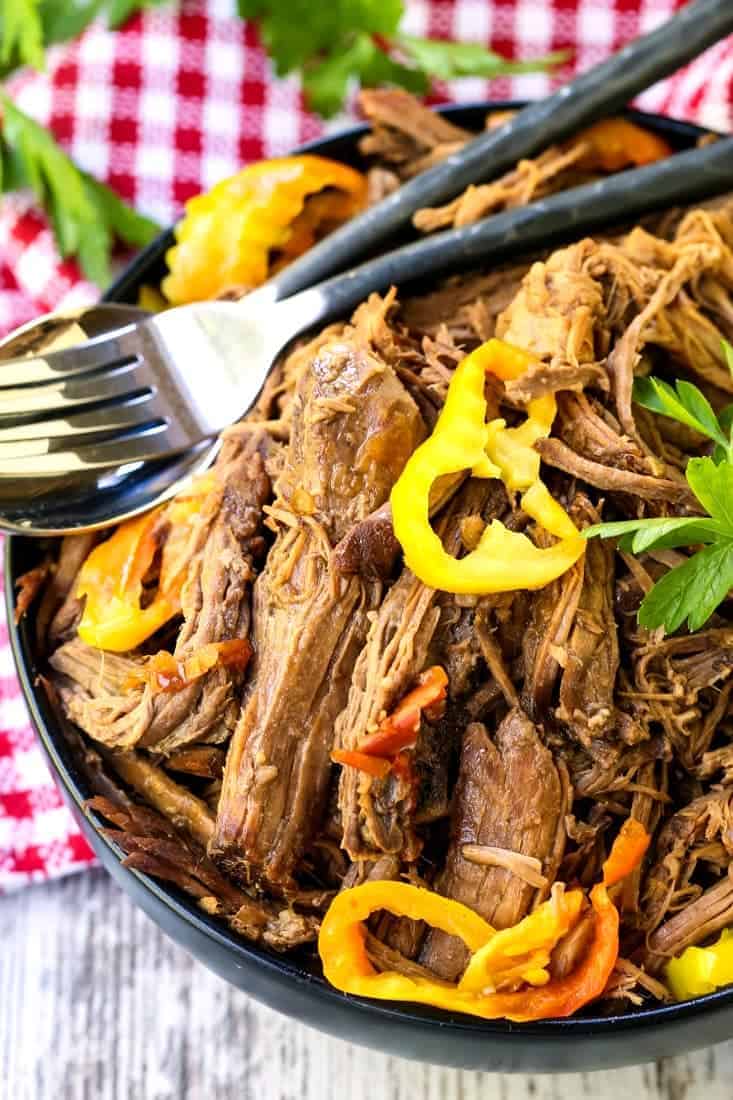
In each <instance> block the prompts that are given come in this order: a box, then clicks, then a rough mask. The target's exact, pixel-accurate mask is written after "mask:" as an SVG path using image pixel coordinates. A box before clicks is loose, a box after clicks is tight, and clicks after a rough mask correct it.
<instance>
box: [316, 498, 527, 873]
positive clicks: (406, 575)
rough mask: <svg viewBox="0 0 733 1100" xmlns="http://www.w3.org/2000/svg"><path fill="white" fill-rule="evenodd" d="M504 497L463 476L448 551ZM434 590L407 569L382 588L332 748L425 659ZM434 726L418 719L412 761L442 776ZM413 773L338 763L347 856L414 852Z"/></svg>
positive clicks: (383, 708)
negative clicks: (378, 773)
mask: <svg viewBox="0 0 733 1100" xmlns="http://www.w3.org/2000/svg"><path fill="white" fill-rule="evenodd" d="M505 505H506V494H505V492H504V489H503V487H502V486H501V483H499V482H488V481H473V480H471V481H469V482H468V483H467V484H466V485H465V486H464V487H463V488H462V489H461V491H460V493H459V494H458V495H457V497H456V498H455V499H454V501H453V502H452V504H451V506H450V508H449V510H448V513H447V515H446V517H445V519H444V521H443V524H442V528H441V533H442V534H443V536H444V538H445V540H446V546H447V547H448V548H449V549H450V551H451V552H453V553H456V552H457V551H458V549H459V547H460V545H461V522H462V520H463V518H464V517H465V516H466V515H472V514H475V513H477V512H478V513H481V512H482V511H484V510H486V509H488V512H489V513H491V514H494V515H495V514H497V512H498V511H503V509H504V507H505ZM437 597H438V593H437V592H436V591H435V589H432V588H427V587H426V586H425V585H424V584H423V583H422V582H421V581H419V580H418V579H417V578H416V577H415V576H414V575H413V574H412V573H411V572H410V571H409V570H408V569H405V570H404V571H403V573H402V574H401V576H400V577H399V579H398V580H397V581H396V583H395V584H394V585H393V586H392V588H391V589H390V591H389V592H388V593H387V595H386V596H385V598H384V600H383V602H382V605H381V607H380V608H379V611H378V613H377V615H376V616H375V617H374V621H373V622H372V624H371V628H370V630H369V635H368V637H367V639H366V645H365V646H364V649H363V650H362V652H361V654H360V655H359V659H358V661H357V662H356V666H355V668H354V676H353V681H352V684H351V689H350V691H349V695H348V701H347V704H346V707H345V708H344V711H343V713H342V714H341V715H340V716H339V719H338V722H337V725H336V744H337V746H338V747H339V748H345V749H354V748H356V747H357V746H358V744H359V742H360V741H361V740H362V739H363V738H364V737H365V736H366V734H367V733H369V732H371V731H372V730H373V729H375V728H376V727H377V725H378V724H379V722H380V721H381V719H382V718H383V717H384V716H385V715H386V714H388V713H389V711H390V710H392V708H393V707H394V705H395V704H396V703H397V702H398V701H399V699H400V698H401V696H403V695H404V694H406V692H407V691H409V690H410V688H412V687H413V686H414V682H415V680H416V679H417V676H418V675H419V673H420V672H421V671H422V670H423V669H424V668H425V667H426V665H427V663H428V651H429V647H430V646H431V643H432V642H433V638H434V635H435V632H436V630H437V628H438V624H439V622H440V621H441V606H440V605H439V604H438V602H437ZM438 656H439V657H442V654H440V655H438ZM436 659H438V658H436ZM453 686H454V685H453V684H452V687H453ZM439 732H440V731H436V730H435V729H434V728H432V727H429V726H428V724H427V723H423V729H422V730H421V735H420V738H419V739H418V745H417V748H416V754H415V763H416V764H418V762H420V761H421V760H422V761H423V765H425V764H428V765H429V763H430V761H432V763H433V764H437V763H438V762H440V765H441V766H440V767H439V769H438V773H437V774H438V775H441V776H443V777H444V776H445V765H446V763H447V761H446V760H445V758H442V759H441V753H440V747H439V744H433V741H434V740H435V739H436V738H437V740H438V741H439V740H440V737H439ZM442 732H443V733H445V732H447V731H446V730H443V731H442ZM426 758H427V759H426ZM430 770H431V769H430V767H429V766H425V767H423V768H422V771H423V772H424V773H425V775H426V778H427V776H428V775H429V773H430ZM434 778H436V776H435V775H434ZM419 780H420V775H419V772H418V771H415V772H414V773H411V774H409V775H404V774H402V773H400V774H394V773H392V774H390V775H389V776H387V777H386V778H385V779H377V778H374V777H372V776H369V775H366V774H365V773H363V772H360V771H358V770H357V769H355V768H351V767H346V768H344V769H343V772H342V775H341V782H340V786H339V807H340V810H341V818H342V823H343V842H342V843H343V847H344V848H345V849H346V851H347V852H348V853H349V855H350V856H351V858H352V859H368V858H376V857H377V856H378V855H379V854H380V853H381V852H400V853H401V854H402V857H403V858H404V859H407V860H409V859H415V858H416V856H417V854H418V852H419V850H420V842H419V840H418V837H417V836H416V834H415V824H416V811H417V809H418V800H419V792H418V791H417V790H416V781H419ZM431 801H435V799H434V797H433V798H432V799H431Z"/></svg>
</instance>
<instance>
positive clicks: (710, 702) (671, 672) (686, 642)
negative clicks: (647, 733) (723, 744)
mask: <svg viewBox="0 0 733 1100" xmlns="http://www.w3.org/2000/svg"><path fill="white" fill-rule="evenodd" d="M632 657H633V662H634V692H633V693H632V697H633V698H634V701H635V703H636V706H637V708H640V709H642V710H643V711H645V712H647V714H648V715H649V719H650V720H651V721H654V722H657V723H659V724H660V725H661V727H662V728H663V729H664V736H665V739H666V741H667V742H668V744H669V746H670V747H671V748H672V749H673V750H674V752H675V755H676V757H677V759H678V760H679V762H680V763H681V764H682V765H683V767H685V768H686V769H687V770H688V771H690V772H693V773H695V772H696V771H697V769H698V768H699V767H700V765H701V763H702V761H703V758H704V754H705V753H707V751H708V749H709V748H710V745H711V743H712V740H713V737H714V736H715V733H716V731H717V729H718V727H719V726H720V723H721V722H722V721H723V719H724V718H725V716H726V714H727V711H728V701H729V699H730V695H731V691H732V690H733V678H732V677H733V630H731V629H730V628H728V627H718V628H712V629H709V630H700V631H698V632H697V633H695V634H691V635H682V636H680V637H673V638H665V639H664V640H663V641H659V642H657V641H654V640H652V641H649V642H647V643H646V644H642V645H640V646H638V647H637V648H636V649H635V650H634V651H633V653H632Z"/></svg>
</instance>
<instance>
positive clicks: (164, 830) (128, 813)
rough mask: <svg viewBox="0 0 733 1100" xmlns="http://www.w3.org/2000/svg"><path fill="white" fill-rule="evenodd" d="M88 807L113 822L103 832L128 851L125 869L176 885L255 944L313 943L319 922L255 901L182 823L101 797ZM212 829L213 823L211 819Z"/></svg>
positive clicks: (289, 946) (279, 946)
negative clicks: (229, 878)
mask: <svg viewBox="0 0 733 1100" xmlns="http://www.w3.org/2000/svg"><path fill="white" fill-rule="evenodd" d="M87 805H88V807H89V808H90V809H92V810H94V811H95V812H96V813H98V814H99V815H100V816H101V817H103V818H105V819H106V820H107V821H109V822H111V824H112V826H113V827H111V828H106V829H103V830H102V832H103V834H104V835H105V836H108V837H109V838H110V839H111V840H114V841H115V843H116V844H119V846H120V848H121V849H122V850H123V852H125V859H124V860H123V864H124V866H125V867H131V868H133V869H135V870H137V871H142V872H143V873H145V874H148V875H152V876H153V877H154V878H158V879H163V880H164V881H166V882H172V883H173V884H174V885H176V886H178V887H179V889H181V890H184V891H185V892H186V893H187V894H190V895H191V896H192V897H194V898H195V899H196V901H197V902H198V904H199V905H200V906H201V908H202V909H203V910H204V911H205V912H207V913H210V914H211V915H212V916H218V917H222V918H223V919H224V920H226V921H227V923H228V924H229V925H230V927H231V928H232V929H233V930H234V931H235V932H238V933H239V934H240V935H242V936H245V937H246V938H247V939H249V940H254V941H255V942H262V943H266V944H267V945H268V946H269V947H274V948H275V949H276V950H279V951H288V950H292V948H294V947H298V946H299V945H300V944H303V943H308V942H311V941H312V940H314V939H315V938H316V936H317V934H318V920H317V919H316V918H315V917H313V916H310V915H303V914H300V913H296V912H294V911H293V910H292V909H291V908H289V907H288V908H283V906H282V904H277V903H275V902H273V901H269V900H267V899H263V898H256V899H255V898H252V897H250V896H249V895H247V894H246V893H245V892H244V891H243V890H240V889H238V888H237V887H236V886H234V885H233V884H232V883H231V882H230V881H228V880H227V879H226V878H225V877H224V876H223V875H222V874H221V872H220V871H219V870H218V869H217V868H216V867H215V866H214V864H213V863H212V862H211V860H210V859H209V858H208V856H207V855H206V851H205V849H204V847H202V845H201V844H200V843H199V842H198V841H197V840H193V839H191V837H189V836H186V835H185V834H184V833H182V832H181V831H180V829H179V827H178V825H179V823H178V822H177V821H176V820H175V818H174V820H173V821H171V820H170V818H169V817H167V815H161V814H160V813H156V812H155V811H153V810H149V809H147V807H144V806H138V805H136V804H135V803H131V802H128V803H126V805H125V806H124V807H121V806H120V805H119V804H118V803H117V802H116V801H114V802H113V801H110V800H109V799H107V798H102V797H96V798H93V799H91V801H90V802H89V803H87ZM212 825H213V819H212Z"/></svg>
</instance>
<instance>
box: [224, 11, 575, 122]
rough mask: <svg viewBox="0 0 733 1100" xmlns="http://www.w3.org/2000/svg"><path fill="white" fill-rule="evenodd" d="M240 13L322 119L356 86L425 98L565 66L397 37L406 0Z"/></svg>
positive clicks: (468, 45) (466, 45) (552, 58)
mask: <svg viewBox="0 0 733 1100" xmlns="http://www.w3.org/2000/svg"><path fill="white" fill-rule="evenodd" d="M238 10H239V14H240V15H241V16H242V18H243V19H251V20H254V21H256V22H257V23H258V24H259V29H260V35H261V38H262V41H263V43H264V44H265V46H266V47H267V50H268V52H269V54H270V56H271V58H272V60H273V63H274V65H275V71H276V72H277V73H278V74H279V75H280V76H284V75H285V74H287V73H292V72H296V71H299V72H300V73H301V75H302V79H303V87H304V90H305V93H306V96H307V97H308V101H309V104H310V106H311V107H313V109H314V110H317V111H319V112H320V113H321V114H323V115H332V114H334V113H335V112H336V111H337V110H338V109H339V107H341V106H342V104H343V101H344V98H345V96H346V95H347V93H348V91H349V89H350V87H351V86H352V84H354V83H356V82H359V83H361V84H362V85H363V86H365V87H374V86H375V85H378V84H396V85H398V86H399V87H402V88H407V89H408V90H409V91H413V92H418V93H423V92H425V91H427V90H428V88H429V86H430V82H431V80H432V79H434V78H440V79H444V80H450V79H452V78H453V77H459V76H498V75H500V74H502V73H516V72H536V71H538V70H543V69H546V68H548V66H550V65H552V64H555V63H556V62H557V61H560V60H563V59H564V58H565V56H566V55H565V54H552V55H551V56H550V57H547V58H538V59H537V60H534V61H506V60H505V59H504V58H502V57H500V56H499V54H495V53H492V52H491V51H490V50H485V49H484V48H483V47H482V46H478V45H475V44H471V43H456V42H442V41H441V42H438V41H433V40H432V39H429V38H415V37H412V36H411V35H405V34H400V33H399V31H398V27H399V24H400V21H401V19H402V16H403V14H404V4H403V0H329V2H328V3H326V4H322V5H320V6H315V7H314V5H313V3H312V0H238Z"/></svg>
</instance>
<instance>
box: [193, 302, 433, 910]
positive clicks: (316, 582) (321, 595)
mask: <svg viewBox="0 0 733 1100" xmlns="http://www.w3.org/2000/svg"><path fill="white" fill-rule="evenodd" d="M381 308H382V307H381V302H379V301H378V300H376V299H375V303H374V310H375V312H378V311H381ZM371 325H372V317H371V316H370V314H369V313H368V312H367V311H363V312H362V313H361V316H360V317H359V319H358V321H357V325H356V327H355V328H354V329H353V330H352V331H350V332H349V333H347V334H345V336H344V338H343V339H342V340H339V341H336V342H334V343H333V344H330V345H327V346H325V347H323V348H321V349H320V351H319V352H318V354H317V356H316V358H315V359H314V361H313V363H312V366H311V370H310V371H309V372H308V373H306V374H304V375H303V377H302V379H301V382H300V386H299V391H298V397H297V410H296V413H295V415H294V421H293V432H292V435H291V440H290V445H289V448H288V452H287V456H286V461H285V465H284V469H283V472H282V474H281V476H280V479H279V481H278V485H277V497H276V501H275V504H274V506H273V508H272V509H271V512H270V515H271V518H272V520H273V521H274V522H275V524H276V525H277V528H278V535H277V539H276V541H275V545H274V546H273V547H272V549H271V551H270V553H269V555H268V558H267V564H266V566H265V569H264V571H263V573H262V574H261V576H260V578H259V579H258V581H257V584H256V585H255V594H254V611H253V618H254V633H253V637H254V646H255V653H256V664H255V670H254V678H253V681H252V684H251V689H250V692H249V694H248V697H247V700H246V704H245V707H244V710H243V713H242V716H241V718H240V721H239V724H238V726H237V729H236V730H235V733H234V736H233V738H232V742H231V746H230V750H229V756H228V759H227V764H226V768H225V772H224V784H223V788H222V794H221V800H220V803H219V812H218V816H217V826H216V833H215V836H214V838H213V841H212V844H211V851H212V853H213V854H214V856H215V858H216V859H217V860H218V862H219V863H220V865H221V866H222V867H225V868H226V869H227V870H228V871H229V872H230V873H232V874H233V875H235V876H236V877H239V878H248V877H255V878H258V879H261V880H263V881H266V882H268V883H270V884H271V885H272V886H276V887H281V888H283V889H288V890H290V889H292V887H293V871H294V868H295V866H296V863H297V861H298V859H299V857H300V855H301V853H302V852H303V850H304V848H305V847H306V845H307V844H308V843H309V841H310V840H311V838H312V837H313V835H314V833H315V831H316V830H317V828H318V824H319V822H320V817H321V814H322V812H323V809H324V805H325V799H326V794H327V789H328V779H329V775H330V760H329V753H330V749H331V747H332V738H333V728H334V723H335V720H336V718H337V715H338V713H339V711H340V710H341V709H342V708H343V706H344V704H345V702H346V698H347V695H348V690H349V684H350V681H351V677H352V674H353V671H354V664H355V662H356V659H357V656H358V653H359V650H360V648H361V646H362V645H363V643H364V640H365V638H366V635H367V631H368V629H369V625H370V618H371V615H372V612H373V611H374V610H375V609H376V608H377V607H378V606H379V602H380V599H381V596H382V588H381V584H380V583H379V582H377V581H364V580H362V579H361V578H360V577H358V576H350V577H341V576H339V575H338V574H337V573H334V571H333V565H332V562H333V559H332V548H333V547H334V546H335V545H337V544H338V543H339V542H340V541H341V539H342V538H343V537H344V535H345V534H346V532H347V531H348V530H349V529H350V528H351V527H352V526H353V525H354V524H355V523H359V522H361V521H362V520H364V519H365V518H366V517H367V516H368V515H370V514H371V513H373V512H374V511H375V510H376V509H377V508H379V507H380V505H382V504H383V503H384V501H385V499H386V497H387V495H388V494H389V491H390V489H391V487H392V484H393V483H394V481H395V479H396V478H397V476H398V475H399V473H400V471H401V469H402V466H403V465H404V463H405V461H406V460H407V458H408V456H409V455H410V453H411V452H412V451H413V450H414V448H415V446H416V444H417V443H418V442H419V441H420V438H421V436H422V432H423V428H422V422H421V419H420V415H419V413H418V410H417V408H416V406H415V404H414V402H413V401H412V400H411V398H410V397H409V395H408V394H407V392H406V391H405V389H404V387H403V386H402V385H401V383H400V382H399V381H398V379H397V377H396V376H395V374H394V372H393V370H392V369H391V368H390V367H388V366H387V364H386V363H385V362H384V360H383V359H382V358H380V357H379V356H378V354H377V353H376V351H375V349H374V346H373V344H372V342H371V340H370V333H371Z"/></svg>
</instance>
